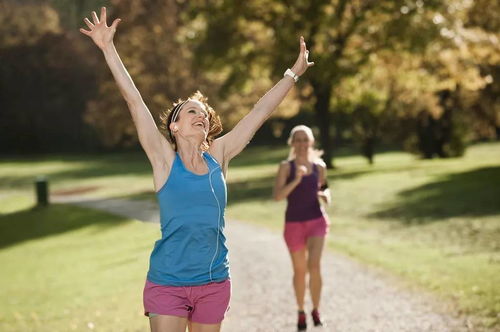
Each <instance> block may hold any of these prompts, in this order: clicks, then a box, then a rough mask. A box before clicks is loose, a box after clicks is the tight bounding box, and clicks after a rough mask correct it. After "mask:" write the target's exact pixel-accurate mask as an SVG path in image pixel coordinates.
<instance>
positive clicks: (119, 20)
mask: <svg viewBox="0 0 500 332" xmlns="http://www.w3.org/2000/svg"><path fill="white" fill-rule="evenodd" d="M121 21H122V19H121V18H117V19H116V20H114V21H113V24H111V28H112V29H113V30H116V27H117V26H118V23H120V22H121Z"/></svg>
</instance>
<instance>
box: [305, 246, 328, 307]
mask: <svg viewBox="0 0 500 332" xmlns="http://www.w3.org/2000/svg"><path fill="white" fill-rule="evenodd" d="M324 245H325V238H324V237H310V238H309V239H308V240H307V247H308V250H309V258H308V260H307V267H308V269H309V291H310V292H311V301H312V303H313V307H314V309H319V302H320V298H321V287H322V284H323V283H322V279H321V266H320V265H321V264H320V263H321V254H322V253H323V248H324Z"/></svg>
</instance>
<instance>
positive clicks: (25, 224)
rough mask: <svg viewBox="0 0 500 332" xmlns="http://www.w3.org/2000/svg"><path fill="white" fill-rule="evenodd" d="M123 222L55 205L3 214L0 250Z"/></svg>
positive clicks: (75, 208) (0, 226)
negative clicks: (30, 241)
mask: <svg viewBox="0 0 500 332" xmlns="http://www.w3.org/2000/svg"><path fill="white" fill-rule="evenodd" d="M124 222H127V220H126V219H124V218H121V217H116V216H113V215H110V214H106V213H103V212H97V211H93V210H90V209H84V208H80V207H75V206H67V205H58V204H53V205H50V206H48V207H46V208H35V209H29V210H24V211H19V212H15V213H9V214H4V215H0V248H5V247H9V246H12V245H15V244H18V243H21V242H24V241H29V240H36V239H41V238H45V237H49V236H53V235H58V234H62V233H66V232H69V231H74V230H77V229H80V228H84V227H87V226H92V225H97V226H99V227H102V228H108V227H113V226H117V225H119V224H122V223H124ZM61 250H64V249H63V248H61Z"/></svg>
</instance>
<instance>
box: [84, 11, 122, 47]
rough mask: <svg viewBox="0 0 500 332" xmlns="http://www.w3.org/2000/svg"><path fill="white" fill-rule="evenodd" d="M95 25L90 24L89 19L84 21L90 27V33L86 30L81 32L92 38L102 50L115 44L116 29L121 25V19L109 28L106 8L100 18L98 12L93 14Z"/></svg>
mask: <svg viewBox="0 0 500 332" xmlns="http://www.w3.org/2000/svg"><path fill="white" fill-rule="evenodd" d="M92 20H93V23H92V22H90V20H89V19H88V18H85V19H84V20H83V21H84V22H85V24H87V26H88V27H89V29H90V31H88V30H85V29H80V32H81V33H83V34H84V35H87V36H89V37H90V38H92V40H93V41H94V43H95V44H96V45H97V46H98V47H99V48H100V49H104V48H105V47H106V46H108V45H110V44H111V43H112V42H113V36H114V35H115V32H116V27H117V26H118V23H120V21H121V19H119V18H117V19H116V20H114V21H113V24H111V26H109V27H108V25H107V24H106V7H102V8H101V15H100V17H99V18H98V17H97V14H96V12H92Z"/></svg>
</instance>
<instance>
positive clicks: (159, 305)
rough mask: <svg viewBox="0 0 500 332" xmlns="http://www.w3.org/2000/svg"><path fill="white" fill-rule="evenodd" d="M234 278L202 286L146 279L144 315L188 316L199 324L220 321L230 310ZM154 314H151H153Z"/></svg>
mask: <svg viewBox="0 0 500 332" xmlns="http://www.w3.org/2000/svg"><path fill="white" fill-rule="evenodd" d="M230 298H231V281H230V280H229V279H227V280H224V281H222V282H211V283H209V284H206V285H201V286H185V287H184V286H163V285H158V284H155V283H152V282H150V281H148V280H146V285H145V286H144V297H143V299H144V315H146V316H150V317H152V316H154V315H169V316H178V317H186V318H187V319H189V320H190V321H192V322H195V323H200V324H218V323H220V322H222V320H223V319H224V316H225V314H226V312H227V311H228V310H229V299H230ZM150 314H151V315H150Z"/></svg>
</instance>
